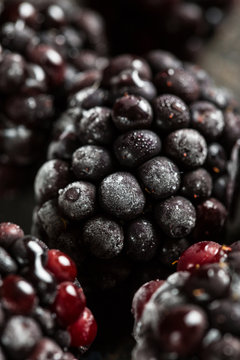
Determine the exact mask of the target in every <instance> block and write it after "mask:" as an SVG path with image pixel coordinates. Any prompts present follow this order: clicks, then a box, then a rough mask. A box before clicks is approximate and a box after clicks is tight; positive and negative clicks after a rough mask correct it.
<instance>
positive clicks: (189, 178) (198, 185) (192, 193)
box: [181, 168, 213, 201]
mask: <svg viewBox="0 0 240 360" xmlns="http://www.w3.org/2000/svg"><path fill="white" fill-rule="evenodd" d="M212 187H213V184H212V178H211V176H210V174H209V173H208V172H207V171H206V170H205V169H201V168H200V169H198V170H194V171H190V172H188V173H187V174H186V175H184V177H183V181H182V189H181V192H182V194H183V195H184V196H186V197H188V198H190V199H191V200H192V201H194V200H195V201H196V200H197V201H201V200H203V199H206V198H209V197H210V196H211V193H212Z"/></svg>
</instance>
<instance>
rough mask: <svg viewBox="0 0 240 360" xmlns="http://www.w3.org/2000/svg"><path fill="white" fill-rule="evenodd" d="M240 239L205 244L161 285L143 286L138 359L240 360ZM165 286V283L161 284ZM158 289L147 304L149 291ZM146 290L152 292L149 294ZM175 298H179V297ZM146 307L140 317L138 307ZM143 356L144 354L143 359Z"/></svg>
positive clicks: (137, 322)
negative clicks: (230, 241) (229, 243)
mask: <svg viewBox="0 0 240 360" xmlns="http://www.w3.org/2000/svg"><path fill="white" fill-rule="evenodd" d="M237 259H238V261H239V259H240V252H239V241H238V242H235V243H234V244H232V245H231V246H229V247H227V246H221V245H220V244H218V243H214V242H211V241H209V242H200V243H197V244H194V245H192V246H191V247H190V248H189V249H187V250H186V251H185V252H184V253H183V254H182V256H181V257H180V259H179V262H178V272H177V273H174V274H172V275H170V276H169V277H168V278H167V280H165V281H164V283H163V284H162V285H161V286H160V287H157V286H156V287H155V286H154V285H155V284H157V282H156V281H151V282H149V283H146V284H145V285H143V286H142V287H141V288H140V289H139V290H138V291H137V293H136V295H135V297H134V299H133V305H132V309H133V314H134V317H135V327H134V334H135V338H136V341H137V345H136V347H135V349H134V351H133V356H132V359H134V360H135V359H139V358H141V359H146V360H147V359H150V358H151V357H149V356H153V355H154V356H155V357H156V358H159V359H160V358H164V359H165V358H166V359H171V358H172V356H173V355H174V358H175V359H182V358H184V359H186V360H190V359H197V360H203V359H224V360H227V359H237V357H238V356H239V346H240V338H239V330H238V326H239V316H238V312H239V307H240V297H239V281H240V278H239V266H238V264H237ZM159 283H160V282H159ZM151 284H153V287H152V289H153V291H152V292H151V291H150V296H149V297H148V298H147V299H146V300H147V301H145V293H146V291H147V289H148V288H149V287H150V286H151ZM145 289H146V290H145ZM173 294H174V295H173ZM138 302H139V303H140V305H142V304H143V309H142V308H141V312H140V316H139V313H138V312H137V311H136V309H137V308H136V305H137V304H138ZM140 355H141V356H140Z"/></svg>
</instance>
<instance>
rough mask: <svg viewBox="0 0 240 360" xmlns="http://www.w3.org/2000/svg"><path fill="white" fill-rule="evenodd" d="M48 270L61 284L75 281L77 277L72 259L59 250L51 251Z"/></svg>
mask: <svg viewBox="0 0 240 360" xmlns="http://www.w3.org/2000/svg"><path fill="white" fill-rule="evenodd" d="M47 268H48V270H49V271H51V273H53V274H54V276H55V278H56V279H57V280H58V281H59V282H61V281H74V280H75V278H76V275H77V269H76V265H75V264H74V262H73V261H72V259H71V258H70V257H69V256H68V255H66V254H64V253H63V252H61V251H59V250H49V252H48V260H47Z"/></svg>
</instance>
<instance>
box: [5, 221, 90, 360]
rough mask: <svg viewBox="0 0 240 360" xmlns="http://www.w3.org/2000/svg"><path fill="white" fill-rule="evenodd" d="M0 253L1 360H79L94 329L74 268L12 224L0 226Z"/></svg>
mask: <svg viewBox="0 0 240 360" xmlns="http://www.w3.org/2000/svg"><path fill="white" fill-rule="evenodd" d="M0 253H1V254H4V257H3V256H1V261H0V274H1V294H0V323H1V340H0V343H1V349H0V354H1V359H9V360H10V359H13V360H14V359H32V360H33V359H55V358H56V359H60V358H61V359H69V360H70V359H72V360H73V359H75V357H77V358H79V357H78V356H79V355H80V354H82V353H84V352H85V351H86V350H87V349H88V347H89V346H90V345H91V343H92V342H93V340H94V338H95V336H96V332H97V325H96V322H95V319H94V316H93V314H92V313H91V311H90V310H89V309H88V308H87V307H86V298H85V295H84V293H83V290H82V288H81V287H80V285H79V283H78V281H77V279H76V275H77V270H76V265H75V263H74V262H73V261H72V260H71V258H70V257H69V256H67V255H66V254H64V253H63V252H61V251H59V250H49V249H48V247H47V246H46V245H45V244H44V243H43V242H41V241H40V240H38V239H37V238H35V237H33V236H24V233H23V231H22V230H21V229H20V228H19V226H17V225H15V224H12V223H1V224H0ZM60 333H61V334H62V336H58V334H60ZM73 354H74V355H73Z"/></svg>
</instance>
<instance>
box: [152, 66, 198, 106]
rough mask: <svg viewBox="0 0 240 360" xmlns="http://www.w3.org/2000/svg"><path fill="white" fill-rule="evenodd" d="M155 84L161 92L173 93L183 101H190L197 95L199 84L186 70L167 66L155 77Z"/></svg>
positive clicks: (194, 99)
mask: <svg viewBox="0 0 240 360" xmlns="http://www.w3.org/2000/svg"><path fill="white" fill-rule="evenodd" d="M155 85H156V87H157V89H158V91H159V93H161V94H173V95H176V96H178V97H180V98H181V99H182V100H183V101H184V102H186V103H191V102H193V101H196V100H197V99H198V97H199V91H200V89H199V85H198V83H197V81H196V79H195V78H194V77H193V76H192V75H191V74H190V73H189V72H187V71H185V70H183V69H181V68H178V69H172V68H168V69H167V70H166V71H163V72H159V73H158V74H157V75H156V77H155Z"/></svg>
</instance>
